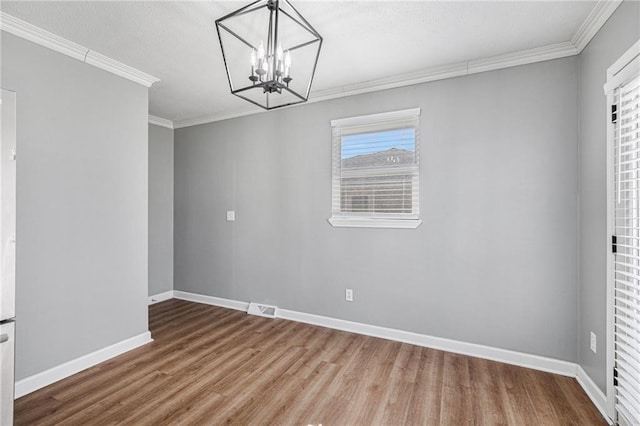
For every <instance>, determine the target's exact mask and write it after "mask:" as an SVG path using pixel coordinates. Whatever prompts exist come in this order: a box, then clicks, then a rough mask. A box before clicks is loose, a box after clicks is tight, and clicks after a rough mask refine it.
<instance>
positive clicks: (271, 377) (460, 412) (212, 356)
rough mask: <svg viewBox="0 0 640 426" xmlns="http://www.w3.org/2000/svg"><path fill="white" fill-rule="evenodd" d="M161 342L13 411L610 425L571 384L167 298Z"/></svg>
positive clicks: (158, 310)
mask: <svg viewBox="0 0 640 426" xmlns="http://www.w3.org/2000/svg"><path fill="white" fill-rule="evenodd" d="M149 323H150V329H151V332H152V335H153V338H154V339H155V341H154V342H153V343H151V344H148V345H146V346H144V347H141V348H139V349H136V350H134V351H131V352H128V353H126V354H124V355H122V356H119V357H117V358H114V359H112V360H110V361H107V362H105V363H102V364H99V365H97V366H96V367H93V368H90V369H88V370H85V371H83V372H81V373H79V374H76V375H75V376H72V377H69V378H67V379H65V380H62V381H60V382H58V383H55V384H53V385H51V386H48V387H46V388H44V389H41V390H39V391H37V392H34V393H32V394H29V395H27V396H25V397H23V398H20V399H19V400H17V401H16V419H15V424H16V425H40V424H42V425H54V424H55V425H61V424H68V425H94V424H95V425H106V424H117V423H122V424H132V425H163V424H207V425H208V424H226V423H234V424H255V425H262V424H277V425H309V424H313V425H318V424H322V425H325V426H327V425H356V424H358V425H360V424H361V425H402V424H408V425H413V424H428V425H467V424H474V425H507V424H508V425H600V424H602V425H604V424H606V423H605V422H604V420H603V418H602V417H601V415H600V414H599V413H598V411H597V410H596V409H595V407H594V406H593V405H592V404H591V402H590V401H589V399H588V398H587V396H586V395H585V393H584V392H583V391H582V389H581V388H580V386H579V385H578V383H577V382H576V381H575V379H571V378H567V377H562V376H557V375H553V374H548V373H542V372H538V371H533V370H528V369H525V368H520V367H514V366H510V365H506V364H501V363H497V362H492V361H486V360H482V359H478V358H471V357H467V356H462V355H455V354H451V353H447V352H442V351H437V350H433V349H427V348H422V347H418V346H412V345H408V344H403V343H397V342H391V341H387V340H382V339H377V338H373V337H366V336H360V335H357V334H351V333H347V332H341V331H335V330H330V329H326V328H321V327H315V326H310V325H305V324H301V323H296V322H291V321H286V320H280V319H276V320H272V319H266V318H260V317H255V316H251V315H247V314H245V313H243V312H239V311H233V310H229V309H223V308H217V307H213V306H208V305H202V304H197V303H190V302H184V301H179V300H169V301H166V302H162V303H159V304H156V305H152V306H150V307H149Z"/></svg>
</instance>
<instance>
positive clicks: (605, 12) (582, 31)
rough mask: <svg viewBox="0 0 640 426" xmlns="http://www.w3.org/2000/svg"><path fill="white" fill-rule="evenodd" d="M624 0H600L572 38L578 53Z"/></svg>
mask: <svg viewBox="0 0 640 426" xmlns="http://www.w3.org/2000/svg"><path fill="white" fill-rule="evenodd" d="M620 4H622V0H599V1H598V3H596V5H595V7H594V8H593V9H592V10H591V13H589V15H588V16H587V18H586V19H585V20H584V22H583V23H582V25H580V28H578V31H576V33H575V34H574V36H573V37H572V38H571V43H573V45H574V46H575V47H576V49H577V50H578V53H580V52H582V49H584V48H585V47H586V46H587V44H589V42H590V41H591V39H592V38H593V37H594V36H595V35H596V34H597V32H598V31H600V28H602V26H603V25H604V23H605V22H607V19H609V18H610V17H611V15H613V12H615V11H616V9H617V8H618V6H620Z"/></svg>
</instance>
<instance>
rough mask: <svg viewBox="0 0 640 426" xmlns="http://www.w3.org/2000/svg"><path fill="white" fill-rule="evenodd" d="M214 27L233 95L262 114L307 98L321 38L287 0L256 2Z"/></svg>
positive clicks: (262, 0)
mask: <svg viewBox="0 0 640 426" xmlns="http://www.w3.org/2000/svg"><path fill="white" fill-rule="evenodd" d="M215 23H216V30H217V33H218V40H219V41H220V48H221V49H222V58H223V60H224V66H225V71H226V73H227V79H228V81H229V88H230V89H231V93H232V94H234V95H236V96H238V97H240V98H242V99H244V100H246V101H248V102H251V103H252V104H254V105H257V106H259V107H261V108H264V109H266V110H270V109H275V108H282V107H285V106H289V105H294V104H298V103H302V102H306V101H307V100H308V99H309V93H310V91H311V84H312V83H313V78H314V75H315V72H316V68H317V65H318V58H319V57H320V49H321V47H322V36H321V35H320V34H319V33H318V32H317V31H316V30H315V28H313V26H312V25H311V24H310V23H309V22H308V21H307V20H306V19H305V18H304V17H303V16H302V15H301V14H300V13H299V12H298V11H297V10H296V9H295V8H294V7H293V5H291V3H290V2H289V1H288V0H257V1H255V2H253V3H251V4H248V5H246V6H244V7H242V8H240V9H238V10H236V11H234V12H232V13H229V14H228V15H225V16H223V17H222V18H219V19H217V20H216V21H215Z"/></svg>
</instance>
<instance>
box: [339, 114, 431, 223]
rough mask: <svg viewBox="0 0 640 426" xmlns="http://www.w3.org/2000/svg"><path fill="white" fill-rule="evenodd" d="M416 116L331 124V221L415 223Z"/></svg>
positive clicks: (380, 116)
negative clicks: (337, 219)
mask: <svg viewBox="0 0 640 426" xmlns="http://www.w3.org/2000/svg"><path fill="white" fill-rule="evenodd" d="M419 113H420V110H419V109H413V110H405V111H397V112H392V113H385V114H375V115H371V116H363V117H353V118H348V119H343V120H334V121H332V123H331V124H332V137H333V150H332V191H331V194H332V199H331V211H332V218H351V219H374V220H375V219H384V220H387V221H389V220H417V219H418V218H419V214H420V200H419V193H420V191H419V189H420V188H419V185H420V182H419V122H418V117H419Z"/></svg>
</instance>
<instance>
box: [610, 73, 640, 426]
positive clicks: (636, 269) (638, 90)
mask: <svg viewBox="0 0 640 426" xmlns="http://www.w3.org/2000/svg"><path fill="white" fill-rule="evenodd" d="M614 104H615V105H616V112H615V115H616V119H615V122H614V173H615V197H616V199H615V215H614V217H615V224H614V226H615V231H614V232H615V238H616V255H615V262H614V284H615V287H614V369H615V370H614V371H615V380H614V388H615V395H616V398H615V406H616V411H617V412H618V414H619V415H620V416H622V417H623V418H624V419H625V421H627V422H628V423H629V424H634V425H635V424H640V76H636V77H635V78H633V79H632V80H630V81H629V82H628V83H626V84H623V85H621V86H620V87H619V88H618V89H616V90H615V91H614Z"/></svg>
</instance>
